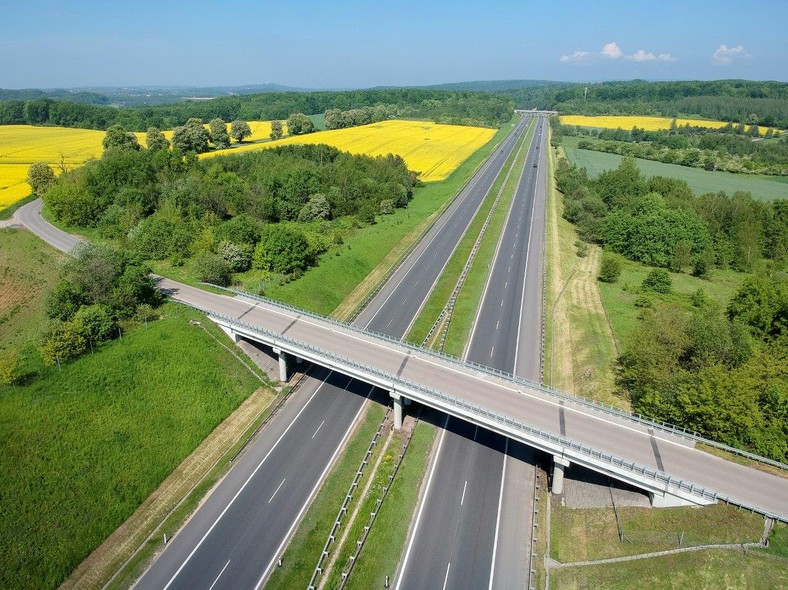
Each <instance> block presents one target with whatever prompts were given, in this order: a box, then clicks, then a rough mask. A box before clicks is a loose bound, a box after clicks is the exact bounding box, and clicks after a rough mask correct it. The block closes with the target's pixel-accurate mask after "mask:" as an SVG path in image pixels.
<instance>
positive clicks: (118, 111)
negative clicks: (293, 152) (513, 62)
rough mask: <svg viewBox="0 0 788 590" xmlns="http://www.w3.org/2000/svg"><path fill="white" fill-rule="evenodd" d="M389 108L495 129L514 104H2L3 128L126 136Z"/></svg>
mask: <svg viewBox="0 0 788 590" xmlns="http://www.w3.org/2000/svg"><path fill="white" fill-rule="evenodd" d="M376 105H386V108H387V109H388V114H389V116H397V117H403V118H415V119H429V120H433V121H435V122H439V123H454V124H460V125H484V126H489V127H497V126H499V125H501V124H502V123H505V122H507V121H509V119H511V117H512V114H513V109H514V102H513V101H512V100H511V99H510V98H508V97H506V96H502V95H496V94H490V93H479V92H470V91H445V90H431V89H409V88H395V89H385V90H384V89H382V90H354V91H343V92H271V93H264V94H256V95H243V96H229V97H219V98H215V99H211V100H205V101H183V102H179V103H175V104H166V105H157V106H140V107H124V108H118V107H111V106H100V105H90V104H82V103H77V102H69V101H62V100H55V99H51V98H45V97H44V98H31V99H28V100H4V101H0V125H22V124H28V125H60V126H64V127H81V128H87V129H102V130H105V129H108V128H109V127H110V126H112V125H116V124H117V125H121V126H122V127H123V128H124V129H126V130H128V131H145V130H147V129H148V128H149V127H157V128H159V129H172V128H174V127H177V126H180V125H183V124H185V123H186V122H187V121H188V120H189V119H192V118H197V119H202V120H204V121H210V120H211V119H214V118H217V117H218V118H220V119H223V120H225V121H234V120H236V119H240V120H245V121H251V120H274V119H275V120H284V119H287V118H288V117H289V116H290V115H291V114H292V113H307V114H315V113H323V112H325V111H326V110H328V109H340V110H342V111H348V110H353V109H362V108H364V107H375V106H376Z"/></svg>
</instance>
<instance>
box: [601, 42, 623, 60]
mask: <svg viewBox="0 0 788 590" xmlns="http://www.w3.org/2000/svg"><path fill="white" fill-rule="evenodd" d="M602 55H604V56H605V57H609V58H610V59H618V58H619V57H621V56H622V55H624V52H623V51H621V49H620V48H619V47H618V44H616V42H615V41H613V42H612V43H607V44H606V45H605V46H604V47H602Z"/></svg>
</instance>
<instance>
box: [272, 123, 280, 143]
mask: <svg viewBox="0 0 788 590" xmlns="http://www.w3.org/2000/svg"><path fill="white" fill-rule="evenodd" d="M281 138H282V122H281V121H271V139H273V140H274V141H275V140H277V139H281Z"/></svg>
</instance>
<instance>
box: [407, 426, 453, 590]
mask: <svg viewBox="0 0 788 590" xmlns="http://www.w3.org/2000/svg"><path fill="white" fill-rule="evenodd" d="M450 417H451V416H449V415H448V414H447V415H446V421H445V422H444V423H443V429H442V430H441V439H440V440H439V441H438V450H437V451H435V460H434V461H433V463H432V468H431V469H430V474H429V476H428V477H427V485H426V486H425V487H424V495H423V496H422V497H421V504H420V505H419V511H418V513H417V514H416V520H415V522H414V523H413V530H412V531H411V533H410V535H411V536H410V541H409V542H408V548H407V549H406V550H405V558H404V559H403V560H402V567H400V570H399V574H398V575H399V578H397V580H396V583H395V585H394V590H399V587H400V584H402V576H403V574H404V573H405V570H406V568H407V567H408V559H410V550H411V549H413V541H415V539H416V533H417V531H418V530H419V523H420V522H421V514H422V513H423V512H424V506H425V505H426V504H427V496H429V493H430V486H432V478H433V476H434V475H435V470H436V469H435V468H436V467H437V466H438V461H440V456H441V449H443V441H444V439H445V438H446V427H447V426H448V425H449V418H450Z"/></svg>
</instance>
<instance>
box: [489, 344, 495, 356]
mask: <svg viewBox="0 0 788 590" xmlns="http://www.w3.org/2000/svg"><path fill="white" fill-rule="evenodd" d="M494 352H495V347H494V346H493V347H492V348H491V349H490V358H492V355H493V353H494Z"/></svg>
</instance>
